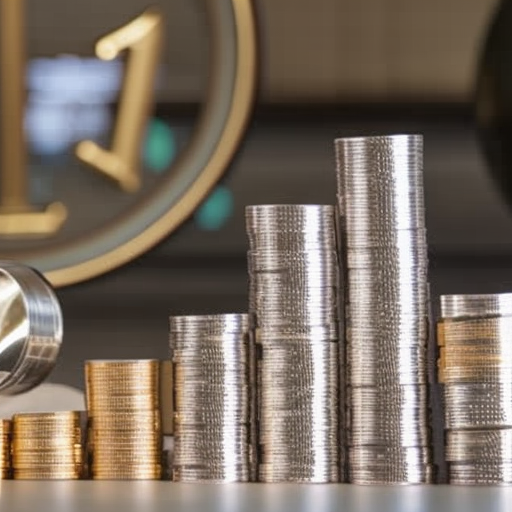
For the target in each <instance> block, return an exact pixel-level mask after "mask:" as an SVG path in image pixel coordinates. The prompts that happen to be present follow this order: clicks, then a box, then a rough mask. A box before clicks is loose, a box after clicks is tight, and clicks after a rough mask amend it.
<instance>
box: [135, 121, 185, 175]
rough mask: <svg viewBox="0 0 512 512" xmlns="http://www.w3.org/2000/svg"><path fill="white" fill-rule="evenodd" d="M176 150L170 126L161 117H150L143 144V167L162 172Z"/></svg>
mask: <svg viewBox="0 0 512 512" xmlns="http://www.w3.org/2000/svg"><path fill="white" fill-rule="evenodd" d="M176 152H177V146H176V138H175V136H174V132H173V130H172V128H171V127H170V126H169V125H168V124H167V123H166V122H165V121H162V120H161V119H158V118H156V117H154V118H153V119H151V121H150V122H149V125H148V129H147V132H146V143H145V145H144V155H143V161H144V167H146V168H147V169H149V170H151V171H153V172H154V173H157V174H159V173H163V172H164V171H166V170H167V169H168V168H169V166H170V165H171V163H172V161H173V160H174V158H175V156H176Z"/></svg>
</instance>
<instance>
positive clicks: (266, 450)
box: [246, 205, 340, 482]
mask: <svg viewBox="0 0 512 512" xmlns="http://www.w3.org/2000/svg"><path fill="white" fill-rule="evenodd" d="M334 222H335V219H334V208H333V207H332V206H324V205H256V206H248V207H247V208H246V224H247V233H248V237H249V243H250V251H249V252H248V267H249V280H250V292H249V297H250V298H249V311H250V312H251V313H252V318H253V321H254V332H255V341H256V349H257V363H256V365H257V381H258V420H259V425H258V430H259V451H260V463H259V475H258V476H259V480H260V481H262V482H337V481H339V479H340V446H339V438H338V415H339V365H340V360H339V358H340V349H339V345H340V344H339V343H338V314H337V310H338V295H339V293H338V289H339V283H338V276H339V265H338V257H337V252H336V240H335V226H334Z"/></svg>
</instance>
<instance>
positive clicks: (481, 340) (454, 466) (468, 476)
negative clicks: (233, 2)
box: [438, 294, 512, 485]
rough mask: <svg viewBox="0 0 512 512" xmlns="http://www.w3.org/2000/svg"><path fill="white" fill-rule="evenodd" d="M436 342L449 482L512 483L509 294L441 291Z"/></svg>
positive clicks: (511, 323) (511, 303)
mask: <svg viewBox="0 0 512 512" xmlns="http://www.w3.org/2000/svg"><path fill="white" fill-rule="evenodd" d="M438 344H439V346H440V358H439V361H438V366H439V368H438V371H439V373H438V375H439V380H440V382H441V383H442V384H443V385H444V386H443V387H444V400H445V404H444V405H445V429H446V430H445V433H446V446H445V454H446V461H447V463H448V479H449V482H450V483H452V484H462V485H472V484H473V485H479V484H480V485H482V484H489V485H493V484H510V483H512V399H511V397H512V294H493V295H444V296H441V319H440V321H439V322H438Z"/></svg>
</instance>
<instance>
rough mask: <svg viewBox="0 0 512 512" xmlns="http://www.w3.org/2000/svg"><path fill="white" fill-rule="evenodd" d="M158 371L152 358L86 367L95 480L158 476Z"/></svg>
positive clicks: (95, 364)
mask: <svg viewBox="0 0 512 512" xmlns="http://www.w3.org/2000/svg"><path fill="white" fill-rule="evenodd" d="M159 367H160V363H159V361H158V360H153V359H147V360H143V359H142V360H113V361H87V362H86V363H85V378H86V379H85V384H86V399H87V409H88V414H89V429H88V436H89V437H88V449H89V457H90V461H89V469H90V473H91V477H92V478H93V479H96V480H153V479H159V478H160V477H161V474H162V466H161V462H162V435H161V426H160V406H159V381H160V376H159Z"/></svg>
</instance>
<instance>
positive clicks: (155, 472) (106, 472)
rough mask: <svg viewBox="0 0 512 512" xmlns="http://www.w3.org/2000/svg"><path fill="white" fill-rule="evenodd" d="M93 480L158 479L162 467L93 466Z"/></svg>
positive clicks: (160, 475)
mask: <svg viewBox="0 0 512 512" xmlns="http://www.w3.org/2000/svg"><path fill="white" fill-rule="evenodd" d="M91 476H92V478H93V480H160V478H161V477H162V468H161V467H160V466H153V467H148V468H145V467H141V468H128V469H116V468H106V469H103V468H94V469H93V470H92V472H91Z"/></svg>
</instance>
